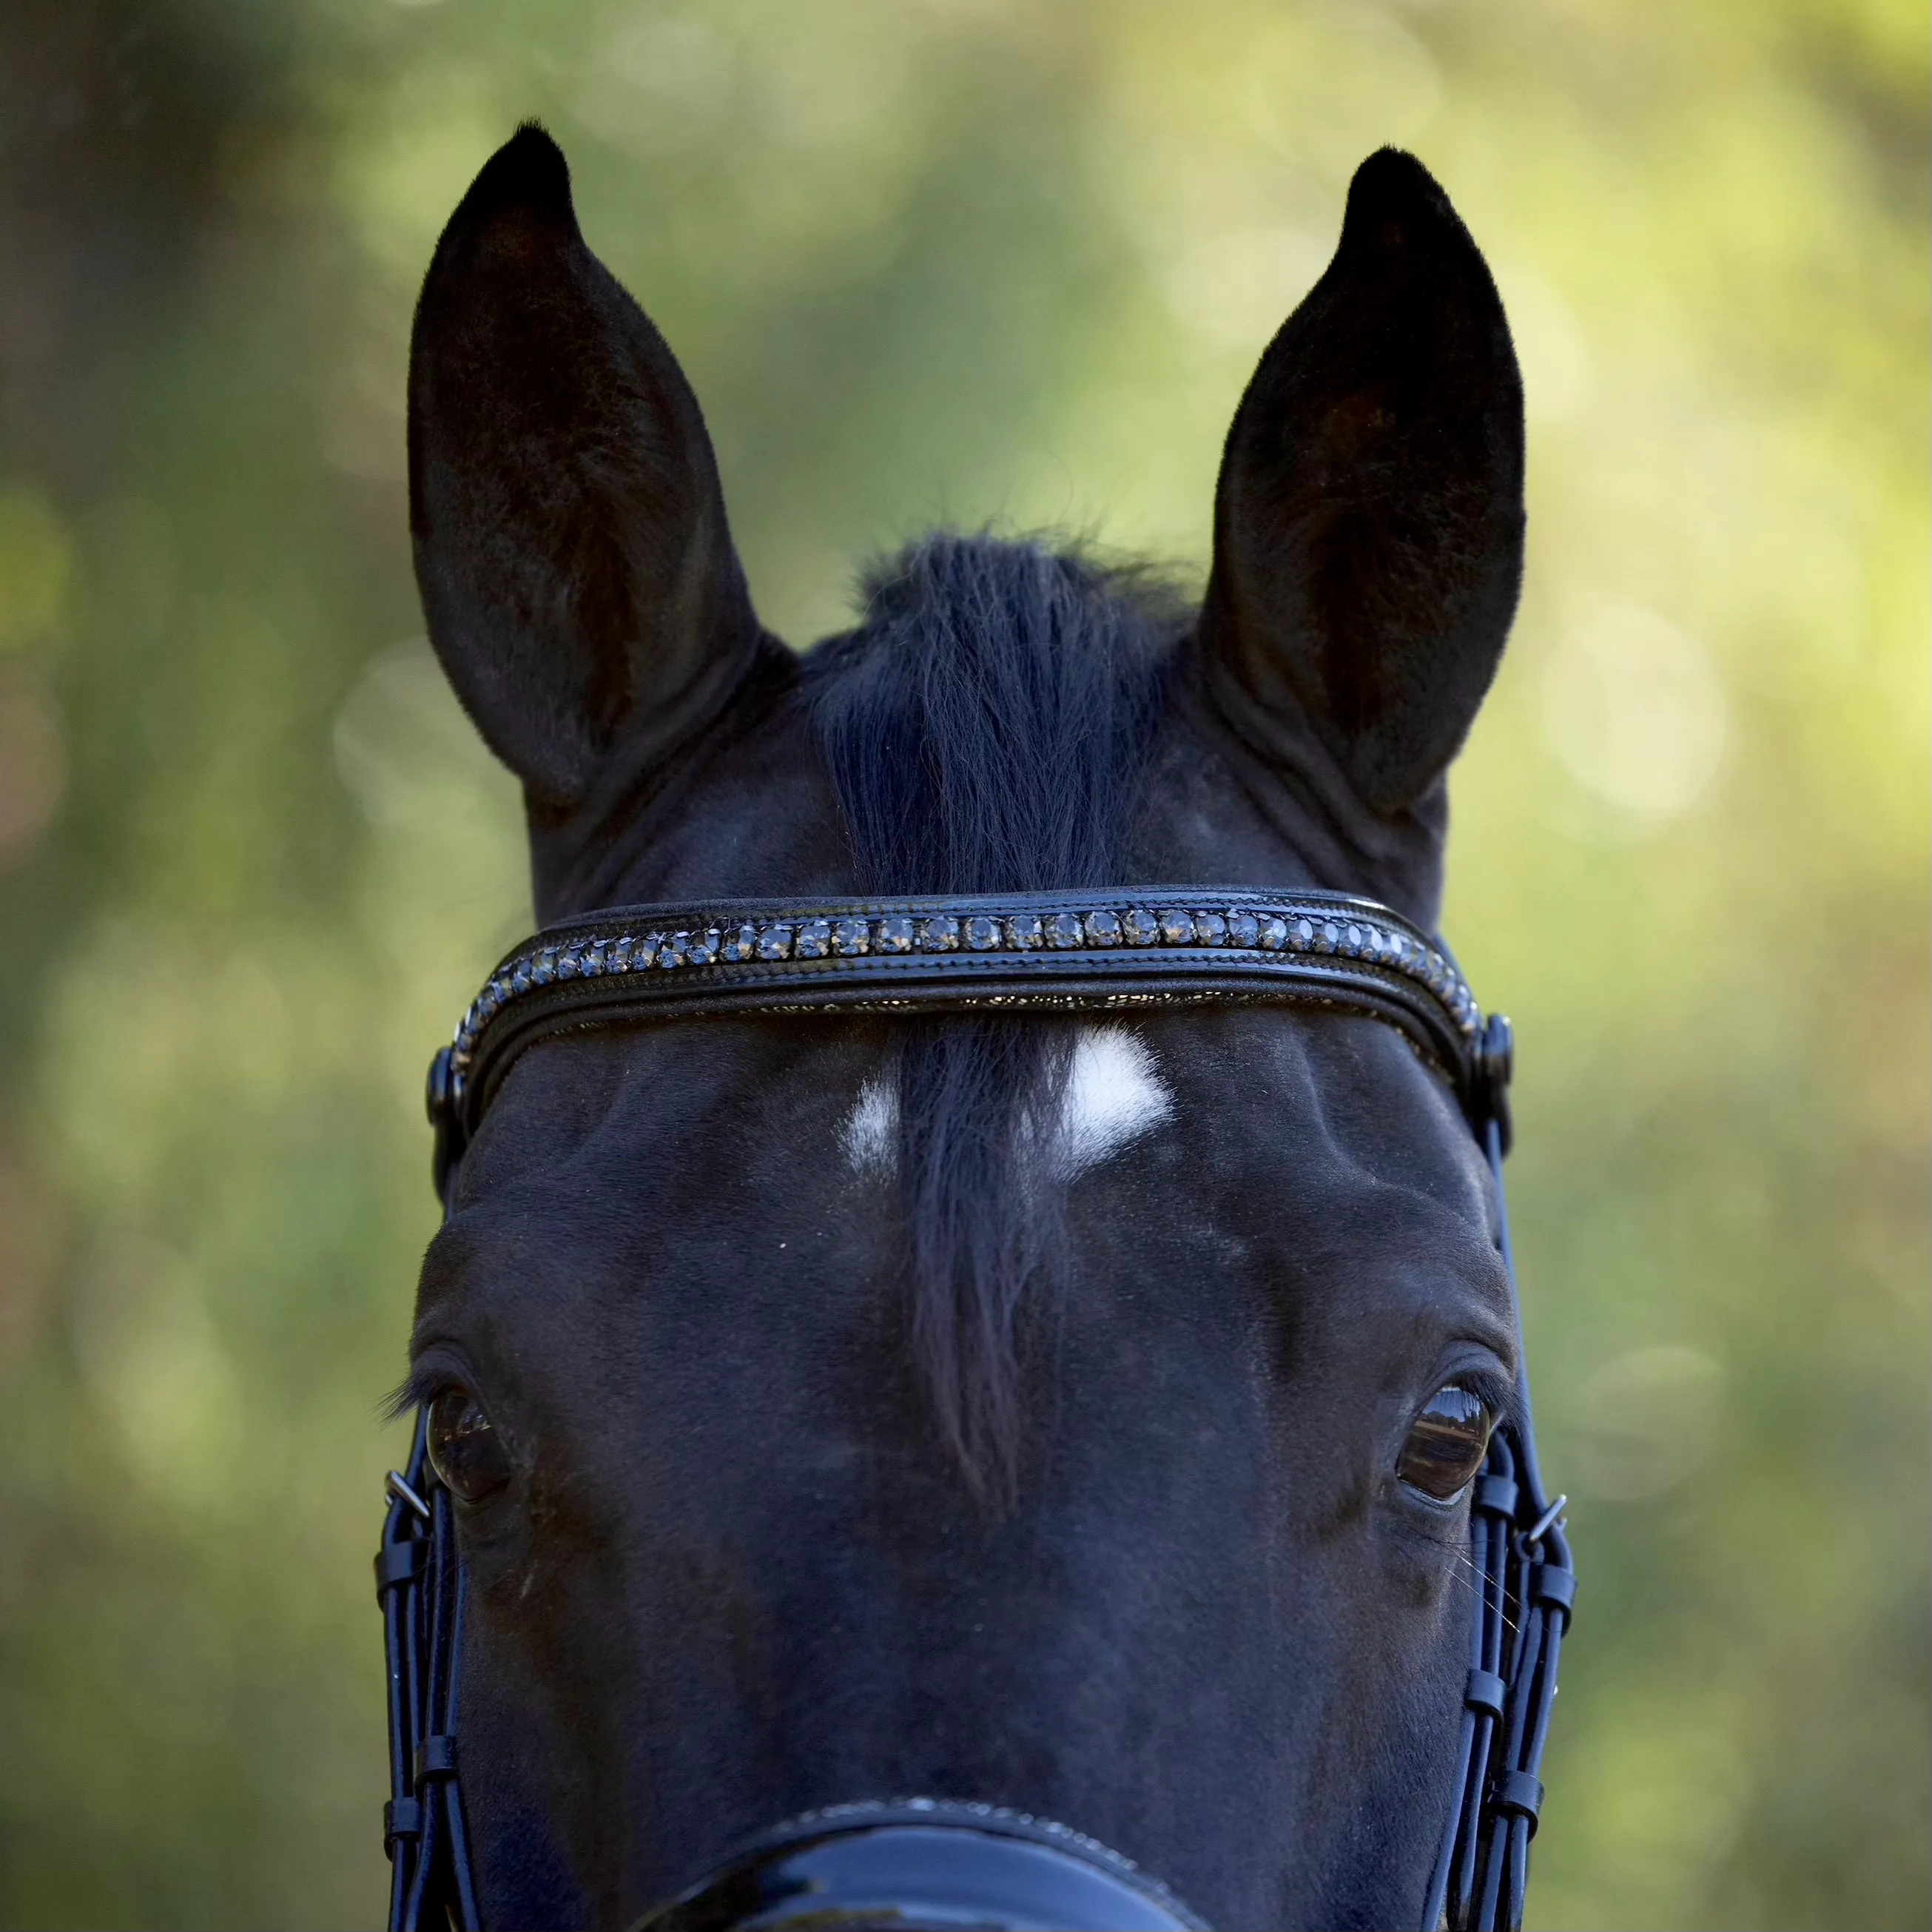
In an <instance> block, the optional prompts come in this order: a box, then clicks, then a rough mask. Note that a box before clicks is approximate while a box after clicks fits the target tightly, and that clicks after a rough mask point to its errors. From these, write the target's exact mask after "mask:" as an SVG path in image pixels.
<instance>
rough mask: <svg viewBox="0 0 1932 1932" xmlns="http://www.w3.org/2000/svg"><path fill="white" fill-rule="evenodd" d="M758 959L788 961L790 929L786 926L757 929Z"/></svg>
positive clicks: (789, 955)
mask: <svg viewBox="0 0 1932 1932" xmlns="http://www.w3.org/2000/svg"><path fill="white" fill-rule="evenodd" d="M758 957H759V958H760V959H790V957H791V928H790V926H760V928H759V929H758Z"/></svg>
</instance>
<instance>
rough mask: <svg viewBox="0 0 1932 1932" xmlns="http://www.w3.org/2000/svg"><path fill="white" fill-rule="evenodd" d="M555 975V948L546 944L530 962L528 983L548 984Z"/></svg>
mask: <svg viewBox="0 0 1932 1932" xmlns="http://www.w3.org/2000/svg"><path fill="white" fill-rule="evenodd" d="M555 978H556V947H554V946H546V947H544V950H542V951H541V953H538V955H537V956H536V958H535V959H534V960H532V962H530V984H531V985H532V986H548V985H549V984H550V982H551V981H552V980H554V979H555Z"/></svg>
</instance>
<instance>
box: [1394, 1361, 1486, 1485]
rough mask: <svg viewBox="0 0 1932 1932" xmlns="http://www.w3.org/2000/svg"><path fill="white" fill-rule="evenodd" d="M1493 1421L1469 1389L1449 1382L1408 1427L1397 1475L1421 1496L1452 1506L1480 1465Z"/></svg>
mask: <svg viewBox="0 0 1932 1932" xmlns="http://www.w3.org/2000/svg"><path fill="white" fill-rule="evenodd" d="M1495 1421H1496V1418H1494V1417H1493V1416H1492V1415H1490V1412H1489V1410H1488V1409H1487V1408H1485V1407H1484V1405H1483V1403H1481V1401H1480V1400H1478V1398H1477V1397H1475V1396H1473V1395H1472V1394H1470V1393H1469V1391H1468V1390H1467V1389H1466V1388H1457V1386H1456V1385H1454V1384H1453V1383H1452V1384H1451V1385H1450V1386H1449V1387H1448V1388H1445V1389H1438V1390H1437V1391H1436V1393H1435V1394H1434V1395H1433V1396H1431V1397H1430V1399H1429V1401H1428V1403H1427V1406H1425V1407H1424V1409H1423V1412H1422V1413H1421V1415H1418V1417H1417V1418H1415V1421H1414V1422H1412V1424H1410V1425H1409V1440H1408V1441H1407V1442H1405V1443H1404V1444H1403V1445H1402V1460H1400V1462H1399V1463H1397V1465H1396V1474H1397V1475H1399V1476H1400V1478H1402V1480H1403V1481H1404V1482H1405V1483H1406V1484H1409V1487H1411V1488H1412V1489H1417V1490H1421V1492H1422V1493H1423V1494H1424V1496H1433V1497H1434V1498H1435V1499H1436V1501H1437V1502H1439V1503H1446V1502H1451V1500H1453V1499H1454V1498H1455V1497H1456V1496H1459V1495H1460V1493H1462V1492H1463V1490H1465V1489H1466V1488H1467V1487H1469V1484H1470V1483H1471V1482H1472V1481H1473V1480H1474V1479H1475V1474H1476V1472H1477V1471H1478V1469H1481V1467H1482V1466H1483V1458H1484V1457H1485V1456H1486V1455H1487V1454H1489V1449H1490V1429H1491V1428H1492V1427H1493V1426H1494V1424H1495Z"/></svg>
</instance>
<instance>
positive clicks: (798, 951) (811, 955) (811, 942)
mask: <svg viewBox="0 0 1932 1932" xmlns="http://www.w3.org/2000/svg"><path fill="white" fill-rule="evenodd" d="M831 950H832V922H831V921H830V920H829V919H813V920H811V922H809V923H808V925H805V926H800V927H799V929H798V938H797V939H796V941H795V942H794V943H793V947H792V949H791V953H792V957H793V959H823V958H824V957H825V956H826V954H827V953H829V952H830V951H831Z"/></svg>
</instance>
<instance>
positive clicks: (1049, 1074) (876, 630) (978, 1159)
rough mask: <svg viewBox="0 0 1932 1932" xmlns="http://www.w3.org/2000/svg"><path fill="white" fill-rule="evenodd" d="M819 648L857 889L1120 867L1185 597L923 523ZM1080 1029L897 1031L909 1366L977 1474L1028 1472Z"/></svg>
mask: <svg viewBox="0 0 1932 1932" xmlns="http://www.w3.org/2000/svg"><path fill="white" fill-rule="evenodd" d="M863 592H864V599H865V604H864V613H863V617H862V622H860V624H859V626H858V627H857V628H856V629H855V630H853V631H850V632H849V633H847V634H845V635H844V636H842V637H837V638H835V639H832V640H829V642H827V643H825V644H823V645H821V646H820V647H819V648H818V649H817V650H816V651H814V652H813V653H812V654H811V658H810V660H809V673H808V675H809V679H810V697H811V710H812V715H813V718H814V722H815V724H816V726H817V731H818V735H819V738H820V742H821V744H822V745H823V750H824V753H825V757H826V764H827V766H828V768H829V771H830V773H831V776H832V785H833V789H834V790H835V794H836V796H837V798H838V804H839V808H840V811H841V814H842V816H843V818H844V823H845V827H846V830H847V835H848V836H849V838H850V843H851V847H852V853H853V862H854V866H855V868H856V872H857V874H858V876H859V880H860V883H861V886H862V889H865V890H866V891H868V892H877V893H971V892H1033V891H1046V890H1050V889H1055V888H1067V887H1079V886H1100V885H1107V884H1112V883H1116V882H1118V880H1120V879H1121V877H1124V863H1125V852H1126V849H1127V842H1128V840H1129V838H1130V834H1131V832H1132V829H1133V818H1134V814H1135V812H1136V808H1137V805H1138V804H1139V792H1140V782H1141V778H1142V772H1143V770H1144V769H1145V763H1146V754H1147V750H1148V742H1149V739H1150V737H1151V733H1152V730H1153V727H1154V721H1155V719H1156V718H1157V715H1158V713H1159V710H1160V696H1161V685H1162V681H1163V673H1164V668H1165V666H1166V663H1167V661H1168V660H1169V656H1170V655H1171V652H1172V646H1173V644H1174V643H1175V640H1177V638H1178V637H1179V636H1180V635H1181V633H1182V632H1183V631H1184V629H1185V628H1186V625H1187V622H1188V615H1189V613H1187V610H1186V608H1185V607H1184V604H1183V602H1182V600H1181V598H1180V596H1179V595H1178V593H1177V592H1175V590H1174V589H1172V586H1170V585H1169V583H1167V582H1166V580H1163V579H1162V578H1160V577H1157V576H1155V575H1154V574H1151V573H1150V572H1148V571H1146V570H1145V568H1140V567H1138V566H1133V567H1118V566H1112V567H1110V566H1107V565H1101V564H1098V563H1097V562H1094V561H1092V560H1091V559H1088V558H1087V557H1085V556H1081V555H1080V554H1079V553H1077V552H1071V551H1068V550H1061V549H1056V548H1055V547H1051V546H1049V545H1048V544H1044V543H1042V542H1039V541H998V540H995V539H992V538H985V537H962V536H955V535H935V536H929V537H927V538H924V539H922V541H919V542H918V543H916V544H913V545H912V546H911V547H910V548H908V549H907V550H904V551H903V552H902V553H900V554H899V555H898V556H896V557H895V558H893V559H890V560H889V562H886V563H884V564H882V565H879V566H878V567H877V568H874V570H872V571H871V572H869V573H868V575H867V577H865V580H864V583H863ZM1073 1039H1074V1030H1073V1028H1071V1027H1070V1026H1068V1025H1064V1024H1061V1023H1059V1022H1052V1021H1043V1020H1038V1019H1032V1020H1021V1019H978V1018H971V1019H965V1018H962V1019H944V1020H926V1021H919V1022H907V1023H906V1024H905V1025H904V1027H903V1028H901V1031H900V1039H899V1049H898V1068H897V1086H898V1094H897V1101H898V1105H897V1106H896V1108H895V1109H894V1110H893V1112H894V1114H895V1119H894V1121H892V1130H893V1133H894V1135H895V1142H896V1145H895V1150H894V1151H895V1155H896V1159H895V1160H894V1161H893V1162H892V1164H891V1165H892V1169H894V1170H895V1187H896V1189H897V1196H898V1208H899V1218H900V1225H901V1244H900V1245H901V1254H902V1257H903V1262H904V1268H905V1271H906V1274H907V1279H908V1283H909V1288H910V1295H911V1297H912V1306H911V1334H912V1344H913V1354H914V1356H915V1358H916V1362H917V1364H918V1367H919V1371H920V1373H921V1374H922V1377H923V1379H924V1380H925V1382H926V1385H927V1387H928V1388H929V1391H930V1394H931V1397H932V1405H933V1409H934V1414H935V1418H936V1421H937V1422H938V1427H939V1429H940V1430H941V1433H942V1435H943V1436H944V1439H945V1440H946V1442H947V1444H948V1445H949V1446H950V1448H951V1449H952V1450H953V1453H954V1454H955V1455H956V1457H958V1459H959V1462H960V1463H961V1465H962V1468H963V1469H964V1470H965V1473H966V1475H967V1477H968V1480H969V1481H971V1484H973V1485H974V1487H975V1488H976V1489H977V1490H979V1491H980V1493H983V1494H984V1495H986V1496H989V1497H991V1498H995V1499H997V1498H998V1497H1000V1496H1003V1495H1004V1494H1006V1493H1010V1490H1011V1488H1012V1486H1013V1482H1014V1481H1015V1478H1016V1468H1017V1460H1018V1455H1019V1442H1020V1436H1021V1423H1022V1415H1021V1412H1020V1408H1019V1402H1018V1398H1017V1394H1016V1382H1017V1373H1018V1371H1017V1356H1016V1333H1017V1328H1018V1325H1019V1321H1020V1319H1021V1313H1022V1300H1023V1298H1024V1297H1025V1295H1026V1294H1027V1291H1028V1289H1029V1288H1030V1287H1031V1288H1032V1289H1034V1292H1035V1295H1036V1296H1037V1297H1039V1296H1043V1295H1051V1293H1052V1292H1053V1290H1054V1289H1055V1285H1056V1282H1057V1278H1058V1275H1059V1273H1060V1269H1061V1242H1060V1212H1059V1211H1060V1206H1061V1193H1062V1184H1063V1181H1064V1175H1062V1174H1057V1173H1056V1172H1055V1163H1053V1161H1052V1160H1051V1159H1050V1158H1048V1157H1047V1154H1048V1150H1049V1147H1050V1145H1051V1143H1052V1136H1053V1124H1054V1123H1055V1121H1057V1119H1058V1114H1059V1112H1060V1107H1061V1098H1062V1095H1063V1093H1064V1089H1065V1088H1066V1084H1067V1078H1068V1075H1069V1072H1070V1068H1071V1067H1072V1064H1073Z"/></svg>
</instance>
